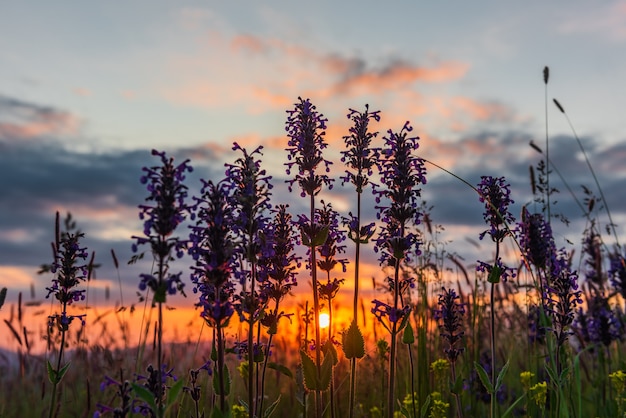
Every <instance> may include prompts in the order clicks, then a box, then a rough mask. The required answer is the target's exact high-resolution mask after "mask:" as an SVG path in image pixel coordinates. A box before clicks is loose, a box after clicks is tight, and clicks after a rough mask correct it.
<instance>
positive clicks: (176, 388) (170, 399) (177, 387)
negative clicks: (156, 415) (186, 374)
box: [165, 379, 184, 409]
mask: <svg viewBox="0 0 626 418" xmlns="http://www.w3.org/2000/svg"><path fill="white" fill-rule="evenodd" d="M183 383H184V381H183V379H179V380H178V381H177V382H176V383H174V384H173V385H172V387H171V388H170V389H169V391H168V392H167V404H166V405H165V409H167V408H169V407H171V406H172V405H173V404H174V402H176V399H178V395H179V394H180V391H181V390H183Z"/></svg>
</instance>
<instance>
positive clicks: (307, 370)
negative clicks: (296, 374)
mask: <svg viewBox="0 0 626 418" xmlns="http://www.w3.org/2000/svg"><path fill="white" fill-rule="evenodd" d="M300 358H301V359H302V373H303V375H304V386H306V388H307V389H309V390H320V389H319V382H318V380H317V369H316V367H315V363H314V362H313V359H312V358H311V357H309V355H308V354H307V353H306V352H304V350H300Z"/></svg>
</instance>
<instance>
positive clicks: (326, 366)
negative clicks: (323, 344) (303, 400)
mask: <svg viewBox="0 0 626 418" xmlns="http://www.w3.org/2000/svg"><path fill="white" fill-rule="evenodd" d="M334 361H335V360H334V359H333V356H332V354H330V355H329V354H325V355H324V360H323V361H322V368H321V371H320V380H319V382H318V383H319V389H318V390H322V391H323V390H326V389H328V388H329V387H330V379H332V377H333V362H334Z"/></svg>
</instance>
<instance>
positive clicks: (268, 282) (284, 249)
mask: <svg viewBox="0 0 626 418" xmlns="http://www.w3.org/2000/svg"><path fill="white" fill-rule="evenodd" d="M287 207H288V206H287V205H278V206H277V207H276V208H275V209H274V217H273V218H272V220H271V221H270V223H269V225H268V227H267V229H266V232H267V234H268V236H269V242H270V243H271V251H268V252H267V253H266V254H265V255H264V256H262V257H261V258H259V267H260V268H259V282H261V286H262V289H263V290H262V292H263V293H264V294H265V295H266V298H267V299H270V300H273V301H274V302H276V304H278V303H279V302H280V301H281V300H282V299H283V298H284V297H285V296H286V295H287V294H288V293H289V291H290V290H291V288H292V287H293V286H295V285H296V284H297V283H296V268H298V267H299V266H300V257H297V256H296V255H295V252H294V245H295V242H296V238H297V235H296V230H295V225H294V223H293V221H292V218H291V215H290V214H289V213H288V212H287Z"/></svg>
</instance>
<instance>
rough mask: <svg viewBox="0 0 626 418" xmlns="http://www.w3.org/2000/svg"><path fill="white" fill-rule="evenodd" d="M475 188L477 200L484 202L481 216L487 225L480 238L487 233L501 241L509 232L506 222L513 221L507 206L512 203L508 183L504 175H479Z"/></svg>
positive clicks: (493, 238) (495, 239)
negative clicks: (487, 227) (478, 181)
mask: <svg viewBox="0 0 626 418" xmlns="http://www.w3.org/2000/svg"><path fill="white" fill-rule="evenodd" d="M476 189H477V191H478V194H479V195H480V197H479V200H480V201H481V202H483V203H484V204H485V212H484V213H483V217H484V218H485V221H486V222H487V225H489V229H488V230H486V231H484V232H482V233H481V234H480V239H483V238H484V237H485V235H486V234H489V236H490V237H491V239H492V240H494V241H498V242H501V241H502V240H503V239H504V237H506V236H507V235H508V233H509V229H508V226H507V224H510V223H512V222H514V221H515V218H514V217H513V215H511V213H510V212H509V206H511V205H512V204H513V203H514V202H513V200H511V188H510V185H509V184H508V183H507V182H506V180H505V178H504V177H491V176H481V181H480V183H479V184H478V186H477V187H476Z"/></svg>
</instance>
